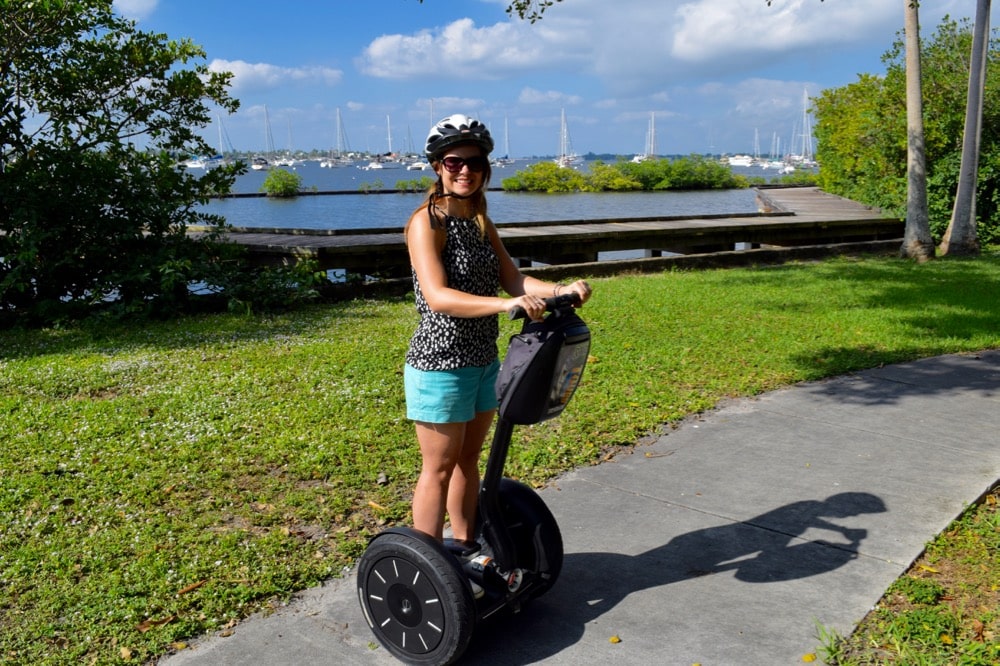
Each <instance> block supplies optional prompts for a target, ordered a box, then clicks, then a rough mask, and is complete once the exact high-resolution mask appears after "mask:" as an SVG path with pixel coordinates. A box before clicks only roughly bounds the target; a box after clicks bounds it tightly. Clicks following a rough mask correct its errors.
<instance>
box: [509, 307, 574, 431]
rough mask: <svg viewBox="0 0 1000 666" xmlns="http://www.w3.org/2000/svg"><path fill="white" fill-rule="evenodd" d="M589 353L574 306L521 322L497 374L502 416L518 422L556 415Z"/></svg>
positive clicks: (560, 410) (571, 395)
mask: <svg viewBox="0 0 1000 666" xmlns="http://www.w3.org/2000/svg"><path fill="white" fill-rule="evenodd" d="M589 353H590V329H588V328H587V325H586V324H585V323H584V322H583V320H582V319H580V317H578V316H577V314H576V313H575V312H574V311H573V308H572V307H559V308H556V309H554V310H553V312H552V313H550V314H549V315H548V316H546V317H545V319H544V320H543V321H540V322H533V321H530V320H527V319H526V320H525V323H524V326H523V328H522V329H521V332H520V333H518V334H517V335H513V336H511V338H510V344H509V346H508V347H507V355H506V356H505V357H504V360H503V364H502V365H501V366H500V375H499V376H498V377H497V384H496V386H497V398H498V400H499V401H500V407H499V411H500V416H501V417H502V418H504V419H507V420H508V421H510V422H511V423H514V424H517V425H530V424H532V423H539V422H541V421H545V420H547V419H551V418H553V417H554V416H558V415H559V414H560V413H561V412H562V410H563V409H565V407H566V404H567V403H568V402H569V399H570V398H571V397H573V392H574V391H576V387H577V386H578V385H579V384H580V379H581V378H582V377H583V369H584V367H585V366H586V364H587V355H588V354H589Z"/></svg>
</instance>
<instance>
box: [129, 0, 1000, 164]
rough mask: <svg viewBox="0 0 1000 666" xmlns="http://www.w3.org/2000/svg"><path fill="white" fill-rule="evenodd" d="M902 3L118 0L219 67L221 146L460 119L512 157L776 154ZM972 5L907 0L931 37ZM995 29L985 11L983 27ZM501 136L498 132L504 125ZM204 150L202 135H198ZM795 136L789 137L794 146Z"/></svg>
mask: <svg viewBox="0 0 1000 666" xmlns="http://www.w3.org/2000/svg"><path fill="white" fill-rule="evenodd" d="M903 1H904V0H827V1H826V2H822V3H821V2H820V1H819V0H773V2H772V6H771V7H768V6H767V5H766V2H765V0H564V1H563V2H561V3H559V4H556V5H554V6H552V7H551V8H550V9H549V10H548V11H547V12H546V13H545V18H544V19H543V20H541V21H539V22H537V23H535V24H531V23H528V22H526V21H521V20H519V19H516V18H515V19H512V18H510V17H509V16H508V15H507V14H506V13H505V11H504V10H505V8H506V6H507V4H508V2H507V1H506V0H425V1H424V2H423V3H422V4H421V3H419V2H418V1H417V0H310V1H308V2H307V1H305V0H290V1H289V2H282V3H279V2H274V0H266V1H265V0H242V1H241V2H232V1H231V0H116V3H115V5H116V7H117V8H118V10H119V11H120V12H122V13H123V14H125V15H126V16H129V17H131V18H134V19H136V20H137V21H138V23H139V26H140V28H142V29H144V30H149V31H155V32H164V33H166V34H167V35H169V36H170V37H171V38H178V39H179V38H182V37H187V38H190V39H192V40H193V41H194V42H195V43H196V44H199V45H201V46H202V47H203V48H204V49H205V51H206V53H207V58H206V62H207V63H208V64H209V65H210V67H212V68H213V69H220V70H226V71H232V72H234V73H235V75H236V76H235V79H234V84H233V87H232V90H231V92H232V95H233V96H234V97H236V98H237V99H239V100H240V102H241V107H240V110H239V111H238V112H237V113H235V114H233V115H231V116H224V117H223V118H222V123H223V126H224V128H225V131H226V134H227V136H228V137H229V139H230V141H231V143H232V144H233V146H234V147H235V148H236V149H237V150H262V149H263V148H264V147H265V136H266V132H265V120H264V118H265V114H264V108H265V106H266V108H267V117H268V118H269V121H270V126H271V133H272V135H273V137H274V143H275V145H276V146H277V148H279V149H284V148H286V147H288V146H289V145H291V146H292V147H294V148H296V149H312V148H318V149H328V148H331V147H334V146H335V145H336V140H337V131H336V117H337V110H338V109H339V110H340V115H341V118H342V128H343V131H344V134H345V135H346V138H347V142H348V146H347V147H349V148H351V149H352V150H362V151H363V150H370V151H373V152H384V151H386V150H387V149H388V148H389V138H390V128H391V139H392V148H393V150H406V149H407V148H409V147H410V146H412V147H414V148H415V149H416V150H418V151H419V150H420V149H421V148H422V146H423V141H424V138H425V137H426V135H427V131H428V129H429V127H430V125H431V122H432V120H431V118H432V117H433V118H434V119H435V120H436V119H437V118H440V117H442V116H445V115H448V114H451V113H455V112H461V113H466V114H470V115H475V116H477V117H479V118H480V119H481V120H483V121H484V122H485V123H486V124H487V125H489V126H490V128H491V130H492V131H493V133H494V136H495V138H496V140H497V144H498V148H499V149H500V150H501V151H502V150H503V147H504V146H505V144H506V145H509V147H510V152H511V155H512V156H517V157H521V156H532V155H551V154H555V153H556V152H557V151H558V149H559V137H560V113H561V111H562V110H563V109H565V113H566V118H567V126H568V131H569V136H570V139H571V141H572V148H573V149H574V150H575V151H576V152H579V153H586V152H595V153H614V154H631V153H639V152H643V151H644V148H645V146H646V141H647V139H646V137H647V129H648V127H649V125H650V116H651V114H652V115H654V116H655V122H654V125H655V143H656V146H655V147H656V152H657V153H658V154H689V153H703V152H709V151H711V152H716V153H722V152H729V153H740V152H751V151H752V150H753V147H754V137H755V134H756V136H757V140H758V145H759V147H760V151H761V153H767V152H769V150H770V148H771V146H772V145H773V144H775V143H776V142H777V143H778V144H779V145H780V147H781V148H782V150H783V152H785V151H786V149H787V148H788V147H789V144H792V145H793V148H796V150H794V151H792V152H798V150H797V148H798V147H799V145H800V144H801V141H802V138H801V136H802V135H801V132H802V125H803V95H804V93H808V94H809V95H816V94H818V92H819V91H821V90H822V89H825V88H831V87H838V86H842V85H846V84H848V83H850V82H852V81H855V80H856V79H857V75H858V74H859V73H863V72H864V73H873V74H880V73H882V72H883V71H884V68H883V65H882V62H881V59H880V58H881V55H882V54H883V53H884V52H885V51H886V50H887V49H888V48H889V46H890V45H891V44H892V41H893V39H894V37H895V35H896V33H897V32H898V31H900V30H901V28H902V25H903ZM974 11H975V2H973V1H972V0H963V1H961V2H959V1H958V0H923V1H922V2H921V7H920V12H921V24H922V28H921V29H922V30H923V32H924V34H926V35H930V34H931V33H932V32H933V30H934V28H935V27H936V26H937V25H938V23H939V21H940V19H941V18H942V16H944V15H945V14H948V15H950V16H952V17H954V18H961V17H966V16H969V17H971V16H972V15H973V12H974ZM994 24H996V21H994ZM505 128H506V129H505ZM206 137H207V138H208V140H209V142H210V143H212V144H213V145H215V144H216V143H218V131H217V129H216V128H214V127H212V128H209V129H208V130H207V131H206ZM793 142H794V143H793Z"/></svg>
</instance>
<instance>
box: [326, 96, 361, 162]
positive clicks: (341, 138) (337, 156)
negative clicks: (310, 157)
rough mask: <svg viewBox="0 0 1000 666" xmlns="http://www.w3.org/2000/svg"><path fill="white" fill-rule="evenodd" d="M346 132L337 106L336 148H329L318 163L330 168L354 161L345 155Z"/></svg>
mask: <svg viewBox="0 0 1000 666" xmlns="http://www.w3.org/2000/svg"><path fill="white" fill-rule="evenodd" d="M347 150H349V148H348V146H347V134H346V133H345V132H344V121H343V120H342V119H341V117H340V107H339V106H338V107H337V148H336V150H331V151H330V155H329V157H327V158H326V159H324V160H322V161H321V162H320V163H319V165H320V166H321V167H323V168H328V169H332V168H334V167H345V166H350V165H351V164H353V163H354V160H352V159H351V158H350V157H348V156H347Z"/></svg>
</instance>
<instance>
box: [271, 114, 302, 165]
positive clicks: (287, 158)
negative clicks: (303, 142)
mask: <svg viewBox="0 0 1000 666" xmlns="http://www.w3.org/2000/svg"><path fill="white" fill-rule="evenodd" d="M275 164H276V165H277V166H285V167H294V166H295V165H296V164H298V160H296V159H295V155H294V150H293V149H292V121H291V120H289V121H288V150H286V151H285V155H284V157H279V158H278V161H277V162H275Z"/></svg>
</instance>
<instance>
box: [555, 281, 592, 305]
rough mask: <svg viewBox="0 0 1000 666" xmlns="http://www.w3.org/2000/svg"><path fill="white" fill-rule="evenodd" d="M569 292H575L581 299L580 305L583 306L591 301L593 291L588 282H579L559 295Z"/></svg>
mask: <svg viewBox="0 0 1000 666" xmlns="http://www.w3.org/2000/svg"><path fill="white" fill-rule="evenodd" d="M567 292H574V293H576V294H577V295H578V296H579V297H580V305H583V304H584V303H586V302H587V301H588V300H589V299H590V294H591V293H592V292H593V290H592V289H591V288H590V285H589V284H588V283H587V281H586V280H577V281H576V282H574V283H573V284H571V285H569V286H567V287H566V288H565V289H562V290H561V291H560V292H559V293H561V294H565V293H567Z"/></svg>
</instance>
